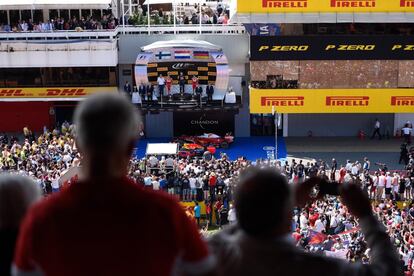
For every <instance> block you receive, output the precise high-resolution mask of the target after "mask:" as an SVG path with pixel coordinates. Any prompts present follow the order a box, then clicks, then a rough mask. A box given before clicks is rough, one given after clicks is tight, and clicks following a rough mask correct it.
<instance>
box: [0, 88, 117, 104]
mask: <svg viewBox="0 0 414 276" xmlns="http://www.w3.org/2000/svg"><path fill="white" fill-rule="evenodd" d="M116 92H118V87H112V86H111V87H44V88H0V101H13V100H32V101H40V100H53V101H54V100H56V101H59V100H78V99H82V98H85V97H87V96H89V95H92V94H95V93H116Z"/></svg>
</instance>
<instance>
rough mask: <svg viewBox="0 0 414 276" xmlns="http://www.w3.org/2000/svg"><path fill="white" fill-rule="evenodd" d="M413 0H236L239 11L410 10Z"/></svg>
mask: <svg viewBox="0 0 414 276" xmlns="http://www.w3.org/2000/svg"><path fill="white" fill-rule="evenodd" d="M413 10H414V0H237V12H239V13H272V12H274V13H278V12H301V13H306V12H338V13H342V12H410V11H413Z"/></svg>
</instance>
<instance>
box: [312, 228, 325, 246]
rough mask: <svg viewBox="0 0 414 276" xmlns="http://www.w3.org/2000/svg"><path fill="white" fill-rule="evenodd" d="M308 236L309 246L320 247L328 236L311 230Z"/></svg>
mask: <svg viewBox="0 0 414 276" xmlns="http://www.w3.org/2000/svg"><path fill="white" fill-rule="evenodd" d="M308 236H309V244H311V245H318V244H321V243H323V242H324V241H325V240H326V238H327V236H326V235H325V234H322V233H319V232H316V231H313V230H309V232H308Z"/></svg>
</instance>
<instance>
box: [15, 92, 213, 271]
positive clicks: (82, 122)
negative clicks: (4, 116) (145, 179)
mask: <svg viewBox="0 0 414 276" xmlns="http://www.w3.org/2000/svg"><path fill="white" fill-rule="evenodd" d="M75 122H76V127H77V129H76V131H77V145H78V148H79V150H80V151H81V152H82V153H83V159H82V167H81V175H80V179H79V181H78V182H77V183H74V184H72V185H71V186H70V187H68V188H67V189H66V190H64V191H62V192H60V193H57V194H55V195H53V196H51V197H49V198H47V199H46V200H44V201H42V202H40V203H39V204H37V205H35V206H34V207H33V208H32V209H31V210H30V211H29V213H28V214H27V216H26V218H25V219H24V221H23V223H22V226H21V229H20V236H19V238H18V242H17V245H16V255H15V260H14V262H15V265H14V268H13V275H52V276H54V275H59V276H65V275H77V276H79V275H157V276H158V275H171V274H173V273H178V274H179V275H180V274H184V275H199V274H202V275H205V274H208V273H211V271H212V270H213V266H214V258H212V257H211V256H210V255H209V253H208V250H207V247H206V245H205V244H204V242H203V241H202V240H201V238H200V236H199V233H198V231H197V228H196V225H195V223H194V222H191V221H190V220H189V219H188V218H187V217H186V215H185V213H184V211H183V210H182V208H181V207H180V206H179V205H178V203H177V202H176V201H174V200H172V199H171V198H170V197H168V196H165V195H163V194H161V193H156V192H153V191H148V190H144V189H142V188H141V187H140V186H138V185H137V184H135V183H133V182H132V181H130V180H128V179H127V178H126V177H125V175H126V174H127V166H128V162H129V158H130V154H131V152H132V149H133V147H134V145H135V142H136V140H137V137H138V133H139V128H138V126H139V125H140V118H139V116H138V114H137V113H136V111H135V110H134V107H133V106H132V105H131V104H130V103H129V102H128V101H127V100H126V99H125V98H123V97H121V96H118V95H110V94H105V95H99V96H93V97H91V98H89V99H87V100H86V101H85V102H83V103H82V104H81V105H80V107H79V108H78V109H77V111H76V113H75Z"/></svg>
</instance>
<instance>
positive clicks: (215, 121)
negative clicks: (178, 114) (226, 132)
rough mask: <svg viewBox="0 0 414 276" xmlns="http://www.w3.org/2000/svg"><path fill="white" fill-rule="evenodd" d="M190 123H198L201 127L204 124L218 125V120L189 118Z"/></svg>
mask: <svg viewBox="0 0 414 276" xmlns="http://www.w3.org/2000/svg"><path fill="white" fill-rule="evenodd" d="M191 124H192V125H199V126H200V127H201V128H203V126H204V125H218V124H219V121H218V120H210V121H209V120H191Z"/></svg>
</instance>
